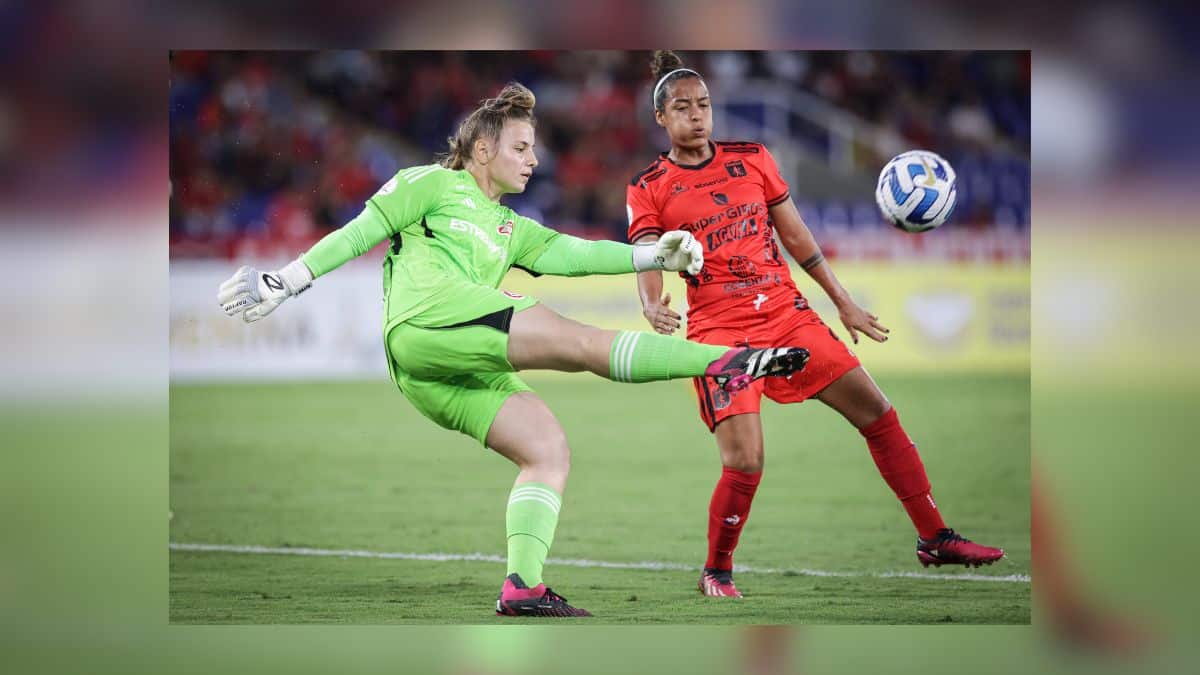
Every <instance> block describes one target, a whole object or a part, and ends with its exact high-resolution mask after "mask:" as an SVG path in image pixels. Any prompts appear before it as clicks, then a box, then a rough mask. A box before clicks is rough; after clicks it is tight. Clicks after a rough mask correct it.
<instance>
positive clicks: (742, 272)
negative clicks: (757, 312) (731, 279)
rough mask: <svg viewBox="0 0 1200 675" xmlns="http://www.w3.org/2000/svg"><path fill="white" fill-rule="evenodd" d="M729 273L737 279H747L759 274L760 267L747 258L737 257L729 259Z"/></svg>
mask: <svg viewBox="0 0 1200 675" xmlns="http://www.w3.org/2000/svg"><path fill="white" fill-rule="evenodd" d="M729 272H730V273H731V274H733V275H734V276H735V277H741V278H743V279H746V278H748V277H752V276H755V275H757V274H758V265H755V264H754V261H753V260H751V259H750V258H749V257H747V256H744V255H735V256H733V257H731V258H730V259H729ZM755 309H758V308H757V307H756V308H755Z"/></svg>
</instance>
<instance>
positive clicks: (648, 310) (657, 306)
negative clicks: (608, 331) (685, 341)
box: [625, 183, 682, 335]
mask: <svg viewBox="0 0 1200 675" xmlns="http://www.w3.org/2000/svg"><path fill="white" fill-rule="evenodd" d="M625 210H626V212H627V213H628V215H629V232H628V236H629V241H630V243H633V244H649V243H653V242H655V241H658V238H659V236H660V235H661V234H662V232H663V228H662V224H661V222H660V221H659V215H658V209H657V208H655V206H654V203H653V200H652V199H651V198H650V194H649V193H648V192H647V191H646V189H645V187H643V186H641V185H637V184H636V183H635V184H630V185H629V186H628V187H627V188H625ZM637 282H638V298H639V299H640V300H641V301H642V316H644V317H646V321H647V322H649V323H650V327H651V328H653V329H654V330H655V331H656V332H659V333H662V334H663V335H670V334H671V333H674V332H675V331H676V330H677V329H678V328H679V321H680V319H681V318H682V317H680V316H679V314H677V313H676V312H675V310H673V309H671V307H670V305H671V294H670V293H667V294H666V295H663V275H662V271H661V270H648V271H645V272H638V275H637Z"/></svg>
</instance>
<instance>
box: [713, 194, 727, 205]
mask: <svg viewBox="0 0 1200 675" xmlns="http://www.w3.org/2000/svg"><path fill="white" fill-rule="evenodd" d="M708 194H709V196H710V197H712V200H713V203H715V204H716V205H717V206H725V205H726V204H728V203H729V195H727V194H725V193H724V192H710V193H708Z"/></svg>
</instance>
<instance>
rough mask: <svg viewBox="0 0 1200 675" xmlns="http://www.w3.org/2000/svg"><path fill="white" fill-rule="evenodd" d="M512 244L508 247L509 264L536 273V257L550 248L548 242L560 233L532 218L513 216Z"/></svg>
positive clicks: (551, 241)
mask: <svg viewBox="0 0 1200 675" xmlns="http://www.w3.org/2000/svg"><path fill="white" fill-rule="evenodd" d="M511 236H512V238H513V241H512V246H510V247H509V252H510V253H509V258H510V259H509V264H510V265H511V266H513V267H517V268H520V269H523V270H525V271H527V272H529V273H531V274H535V275H536V274H538V272H537V270H536V269H535V267H534V265H535V264H536V263H537V259H538V258H540V257H542V254H543V253H545V252H546V250H547V249H548V248H550V244H551V243H553V242H554V240H555V239H558V238H559V237H560V236H562V234H561V233H560V232H558V231H557V230H552V229H550V228H548V227H546V226H545V225H542V224H541V223H539V222H538V221H536V220H534V219H532V218H526V217H525V216H515V217H514V218H513V224H512V235H511Z"/></svg>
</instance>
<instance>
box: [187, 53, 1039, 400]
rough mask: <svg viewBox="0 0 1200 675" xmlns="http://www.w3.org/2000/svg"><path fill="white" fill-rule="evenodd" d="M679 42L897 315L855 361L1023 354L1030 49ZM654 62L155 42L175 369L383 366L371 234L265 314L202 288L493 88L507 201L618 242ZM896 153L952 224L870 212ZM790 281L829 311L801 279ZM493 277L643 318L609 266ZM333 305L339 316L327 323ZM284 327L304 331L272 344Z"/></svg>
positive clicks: (348, 208)
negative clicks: (515, 165)
mask: <svg viewBox="0 0 1200 675" xmlns="http://www.w3.org/2000/svg"><path fill="white" fill-rule="evenodd" d="M680 55H681V57H682V58H683V59H684V61H685V64H686V65H688V66H690V67H692V68H695V69H697V70H699V71H700V72H701V73H702V74H703V75H704V77H705V80H706V82H707V83H708V85H709V88H710V91H711V93H712V95H713V99H714V111H713V112H714V123H715V131H714V137H716V138H719V139H722V138H723V139H739V140H740V139H751V140H756V141H760V142H764V143H765V144H766V145H767V146H768V147H769V148H770V149H771V152H772V153H773V155H774V156H775V158H776V161H777V162H778V163H779V166H780V168H781V170H782V172H783V175H784V177H785V178H786V179H787V180H788V182H789V183H790V185H791V187H792V194H793V195H794V199H795V201H796V202H797V206H798V208H799V210H800V212H801V215H802V216H803V217H804V220H805V222H806V223H807V224H808V226H809V228H810V229H812V230H813V232H814V234H815V235H816V237H817V239H818V241H819V242H820V244H821V246H822V248H823V250H824V251H825V253H826V255H827V256H828V257H829V258H830V259H831V260H832V261H833V262H834V265H835V270H837V271H838V273H839V275H840V276H841V277H842V279H843V283H845V284H846V285H847V287H848V288H850V289H851V291H852V292H853V293H855V295H856V296H857V297H859V299H860V302H863V303H864V304H865V305H866V306H868V307H870V308H871V309H872V311H874V312H876V313H877V314H879V315H880V316H882V317H884V321H885V323H886V322H888V321H891V322H893V323H894V324H896V325H895V326H893V327H895V328H898V329H900V330H897V332H896V334H895V335H894V339H893V340H892V341H891V342H890V343H889V345H888V347H889V349H887V350H880V353H879V354H878V358H879V359H881V360H876V355H875V354H872V356H871V359H870V362H871V364H872V367H873V369H878V368H882V369H884V370H888V369H891V370H905V371H909V372H917V371H921V370H924V369H928V368H931V367H936V368H939V369H951V370H978V369H984V370H993V371H994V370H1009V371H1013V370H1016V371H1020V372H1024V371H1027V370H1028V365H1029V356H1028V350H1029V318H1028V312H1029V290H1028V270H1029V267H1028V265H1029V256H1030V245H1029V242H1030V237H1029V234H1030V228H1029V222H1030V163H1029V151H1030V120H1029V105H1030V103H1029V102H1030V81H1031V80H1030V78H1031V59H1030V55H1029V53H1028V52H1024V51H1016V52H910V53H899V52H893V53H888V52H862V51H859V52H833V51H828V52H796V51H771V52H747V51H720V52H686V51H684V52H681V54H680ZM649 61H650V52H648V51H632V52H626V51H585V52H557V51H536V52H368V51H337V52H332V51H331V52H291V51H289V52H202V51H176V52H172V53H171V57H170V62H171V89H170V108H169V110H170V140H171V155H170V167H171V169H170V170H171V199H170V256H171V280H172V293H171V304H172V308H171V319H172V323H171V325H172V332H171V346H172V375H173V377H175V378H190V379H200V378H210V379H211V378H232V377H239V376H243V377H244V376H254V377H271V376H278V377H293V378H304V377H311V376H357V375H363V374H374V375H377V376H379V377H386V373H385V370H384V369H383V364H384V360H383V357H382V351H381V346H380V344H379V340H377V335H376V334H375V333H376V326H377V316H376V315H377V313H378V311H379V310H378V301H379V292H378V287H379V282H378V264H379V260H380V259H381V257H382V255H383V249H384V248H385V247H378V250H376V251H374V252H373V253H372V254H371V255H369V256H367V257H366V260H365V261H356V262H355V263H353V264H351V265H348V266H347V270H351V269H352V270H354V271H347V272H342V271H339V274H337V275H330V277H329V278H328V279H327V280H323V282H322V284H320V285H319V286H320V288H318V289H317V290H315V291H314V292H313V293H311V294H309V295H306V300H308V302H306V303H303V304H304V308H303V309H301V308H299V307H297V308H295V310H294V311H290V312H287V313H284V314H286V315H287V317H288V321H290V322H291V323H281V324H280V325H279V326H274V327H273V329H272V330H254V331H250V330H247V329H246V328H245V327H244V326H229V325H225V324H226V323H227V322H223V321H221V319H222V318H224V317H221V316H219V315H217V314H214V313H213V312H211V311H209V309H210V307H209V305H210V304H211V302H210V300H211V298H210V297H209V296H210V295H212V293H211V288H210V286H212V285H213V283H214V282H219V280H220V279H222V278H224V277H226V276H228V274H229V270H231V269H233V268H234V267H236V265H240V264H253V265H256V266H259V267H268V268H269V267H271V266H273V265H278V264H281V263H283V262H285V261H287V260H290V259H292V258H293V257H295V256H296V255H297V254H298V253H300V252H302V251H304V250H306V249H307V248H308V247H309V246H310V245H311V244H312V243H313V242H315V241H316V240H317V239H319V238H320V237H321V236H323V235H325V234H326V233H328V232H330V231H331V230H332V229H335V228H337V227H340V226H341V225H342V224H343V223H345V222H348V221H349V220H350V219H351V218H353V217H354V216H355V215H357V214H358V212H359V211H360V210H361V209H362V208H363V203H364V200H365V199H366V198H367V197H369V196H370V195H371V194H373V193H374V192H375V190H377V189H378V187H379V186H380V185H382V184H383V183H384V182H386V181H387V180H388V179H389V178H391V176H392V175H394V174H395V172H396V171H398V170H399V169H402V168H405V167H408V166H414V165H419V164H426V163H429V162H431V161H434V158H435V157H436V156H437V155H438V154H439V153H441V152H444V151H445V149H446V138H447V137H448V136H450V135H451V134H452V133H453V132H454V131H455V130H456V129H457V127H458V124H459V123H460V122H461V120H462V119H463V118H464V117H465V116H466V115H467V114H468V113H469V112H470V111H471V110H473V109H474V107H475V106H476V104H477V102H478V101H479V100H481V99H483V98H486V97H489V96H493V95H495V94H496V93H497V92H498V91H499V90H500V88H502V87H503V85H504V84H505V83H506V82H508V81H510V80H517V81H520V82H522V83H524V84H526V85H527V86H529V87H530V88H531V89H532V90H533V91H534V93H535V94H536V95H537V97H538V104H537V110H536V114H537V116H538V139H539V149H538V154H539V160H540V162H541V164H540V166H539V167H538V169H537V172H536V173H535V175H534V179H533V180H532V181H531V183H530V185H529V188H528V189H527V190H526V191H525V193H523V194H520V195H512V196H509V197H506V199H505V203H507V204H509V205H510V206H512V207H513V208H514V209H515V210H516V211H518V212H519V213H522V214H523V215H526V216H529V217H531V218H533V219H535V220H538V221H540V222H543V223H545V224H547V225H549V226H550V227H553V228H555V229H558V230H560V231H564V232H568V233H570V234H574V235H577V236H582V237H587V238H591V239H616V240H620V241H624V239H625V232H626V227H627V221H626V215H625V213H626V211H625V188H626V186H627V184H628V181H629V179H630V177H632V176H633V175H634V174H636V173H637V172H638V171H639V170H640V169H642V168H643V167H645V166H646V165H647V164H648V163H650V162H651V161H652V160H653V159H654V157H655V155H656V154H657V153H658V152H659V151H662V150H665V149H668V148H667V147H665V144H666V138H665V132H664V131H663V130H662V129H661V128H660V127H658V126H657V125H656V124H655V122H654V118H653V114H652V111H651V106H650V102H649V101H650V93H651V91H650V90H651V88H652V87H653V85H654V82H653V81H652V78H651V76H650V71H649V65H648V64H649ZM913 148H925V149H930V150H934V151H936V152H938V153H940V154H941V155H942V156H944V157H946V158H947V159H948V160H950V162H951V163H952V165H953V166H954V167H955V169H956V171H957V173H958V203H957V206H956V210H955V213H954V215H953V216H952V218H951V223H950V225H948V226H945V227H942V228H941V229H939V230H937V231H934V232H931V233H927V234H922V235H919V236H917V235H911V234H907V233H904V232H901V231H899V230H897V229H895V228H893V227H891V226H889V225H887V224H885V223H884V222H883V220H882V218H881V216H880V213H879V210H878V208H877V207H876V205H875V202H874V189H875V183H876V180H877V178H878V174H879V170H880V169H881V168H882V166H883V164H884V163H885V162H886V161H887V160H888V159H890V158H891V157H893V156H895V155H897V154H900V153H901V152H904V151H907V150H910V149H913ZM364 268H366V269H369V270H370V271H369V272H363V271H362V270H363V269H364ZM351 277H353V279H351ZM797 278H798V279H799V280H800V284H801V287H802V289H803V290H804V292H805V293H806V294H807V295H808V296H810V298H811V299H812V300H813V301H814V302H815V303H817V307H818V309H819V310H823V311H824V313H826V315H828V313H829V312H830V311H832V307H831V306H829V305H828V303H827V302H825V298H824V297H823V295H822V294H821V293H820V290H819V288H816V287H815V286H813V285H811V284H807V277H806V275H803V274H798V275H797ZM506 285H507V287H510V288H513V290H519V291H521V292H527V293H530V294H533V295H535V296H537V297H540V298H542V299H543V300H544V301H545V302H547V304H549V305H550V306H552V307H554V308H556V309H558V310H560V311H562V312H564V313H566V314H567V315H569V316H572V317H576V318H578V319H581V320H584V321H589V322H592V323H596V324H599V325H603V326H614V327H640V308H639V306H638V305H637V302H636V294H635V293H634V292H633V290H632V285H631V283H629V282H627V280H622V279H619V278H610V279H602V278H597V279H589V280H586V281H582V282H577V281H574V280H572V281H569V282H564V281H563V280H554V279H544V280H539V281H538V282H537V283H533V284H531V283H528V282H527V280H526V279H525V278H524V275H521V274H515V275H513V276H512V278H510V280H508V281H507V282H506ZM681 290H682V289H681V288H679V289H677V291H681ZM683 295H684V294H683V293H682V292H676V293H675V297H676V298H682V297H683ZM352 308H357V310H355V309H352ZM331 314H332V315H335V316H339V317H342V318H343V319H344V320H342V321H339V322H337V325H336V326H331V325H330V322H329V320H328V317H329V316H331ZM256 328H258V327H256ZM906 328H909V330H904V329H906ZM289 335H301V336H306V337H307V338H308V339H305V337H301V338H300V339H299V340H295V339H293V340H291V341H290V343H289V344H282V345H281V341H287V340H288V337H287V336H289ZM281 346H282V347H284V348H285V349H288V350H290V351H291V353H292V355H293V356H292V358H291V359H284V358H283V357H282V356H281V352H280V347H281ZM306 348H307V349H306ZM864 349H869V348H867V347H864ZM251 354H253V355H254V356H255V359H254V361H255V365H254V366H253V367H251V368H249V369H246V368H244V367H242V366H241V365H240V364H241V363H243V362H244V361H245V360H246V357H247V356H249V355H251Z"/></svg>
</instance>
